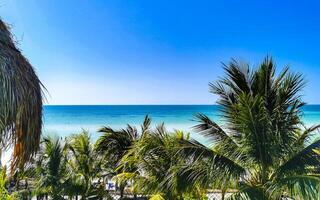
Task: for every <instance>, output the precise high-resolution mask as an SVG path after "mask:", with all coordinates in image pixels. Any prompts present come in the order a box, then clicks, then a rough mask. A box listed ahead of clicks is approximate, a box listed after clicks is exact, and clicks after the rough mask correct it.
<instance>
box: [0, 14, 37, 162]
mask: <svg viewBox="0 0 320 200" xmlns="http://www.w3.org/2000/svg"><path fill="white" fill-rule="evenodd" d="M0 91H1V95H0V132H1V135H0V141H1V146H0V150H3V149H5V148H6V147H7V146H8V145H9V144H13V145H14V153H13V161H14V162H13V166H14V167H17V166H18V165H20V164H23V163H24V162H26V161H28V160H29V159H30V157H31V156H32V155H33V154H35V153H36V151H37V150H38V147H39V143H40V134H41V126H42V97H43V94H42V84H41V82H40V80H39V79H38V77H37V75H36V73H35V71H34V69H33V68H32V66H31V65H30V63H29V62H28V60H27V59H26V58H25V57H24V56H23V55H22V54H21V52H20V50H19V49H18V48H17V47H16V46H15V42H14V41H13V39H12V35H11V33H10V31H9V28H8V26H7V25H6V24H5V23H4V22H3V21H2V20H1V19H0ZM9 141H10V142H9Z"/></svg>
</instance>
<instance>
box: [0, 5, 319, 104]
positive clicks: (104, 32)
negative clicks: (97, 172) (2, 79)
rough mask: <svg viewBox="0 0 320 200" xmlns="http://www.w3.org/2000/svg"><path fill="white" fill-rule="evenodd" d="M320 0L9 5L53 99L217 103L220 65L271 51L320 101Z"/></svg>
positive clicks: (7, 14)
mask: <svg viewBox="0 0 320 200" xmlns="http://www.w3.org/2000/svg"><path fill="white" fill-rule="evenodd" d="M75 5H76V6H75ZM319 5H320V3H319V2H317V1H311V2H308V3H302V2H294V3H292V2H291V1H281V2H278V1H274V0H273V1H268V2H255V1H249V2H242V1H234V2H233V4H232V6H228V7H226V6H225V4H224V3H223V2H219V1H214V2H212V1H205V0H203V1H200V2H197V4H194V3H191V2H185V1H180V0H177V1H174V2H170V3H167V2H162V1H159V2H149V1H146V0H144V1H141V2H126V3H125V2H123V1H117V2H93V1H90V2H86V1H73V0H71V1H67V2H65V1H62V0H60V1H55V2H54V3H53V2H50V1H40V2H39V1H17V0H4V1H3V3H2V4H1V6H0V12H1V13H2V16H1V17H2V19H3V20H4V21H5V22H7V23H9V24H10V25H11V28H12V32H13V34H14V36H15V38H16V40H17V42H18V43H19V48H20V49H22V50H23V54H24V55H25V56H26V57H27V58H28V59H29V61H30V62H31V64H32V65H33V66H34V68H35V70H36V72H37V74H38V75H39V78H40V80H41V81H42V82H43V84H44V85H45V87H46V88H47V89H48V94H47V99H48V102H47V104H49V105H110V104H114V105H169V104H174V105H198V104H200V105H201V104H205V105H212V104H214V103H215V101H216V99H217V97H216V96H214V95H212V94H210V93H209V91H208V83H209V82H212V81H216V80H217V79H218V77H220V76H222V75H223V70H222V67H221V62H225V63H227V62H228V61H229V60H230V58H236V59H239V60H241V61H247V62H248V63H250V64H251V66H254V67H256V66H257V65H258V64H259V63H260V62H261V61H262V59H263V58H264V57H265V56H267V55H270V56H272V57H273V59H274V60H275V61H276V64H277V69H278V70H281V69H282V68H283V67H284V66H286V65H290V66H291V71H292V72H301V73H302V74H303V75H304V77H305V79H306V80H307V81H308V83H307V86H306V88H305V90H304V91H303V93H302V95H303V100H304V101H306V102H307V103H308V104H320V101H319V99H320V94H319V92H317V91H318V85H320V79H319V78H318V74H320V67H319V66H320V61H319V60H318V59H317V58H318V55H319V54H318V53H317V51H315V49H314V48H315V47H316V46H319V45H320V38H319V37H318V35H319V34H320V27H319V23H320V13H319V12H318V11H317V9H316V8H318V7H319ZM266 10H267V11H269V10H272V12H267V14H265V12H263V11H266ZM230 13H232V15H230ZM235 16H237V17H235ZM253 16H254V17H253Z"/></svg>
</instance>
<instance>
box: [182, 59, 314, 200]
mask: <svg viewBox="0 0 320 200" xmlns="http://www.w3.org/2000/svg"><path fill="white" fill-rule="evenodd" d="M224 69H225V72H226V75H225V77H224V78H221V79H220V80H218V81H217V82H216V83H214V84H210V89H211V92H212V93H214V94H216V95H218V97H219V100H218V104H219V105H220V106H221V113H222V118H223V120H224V123H223V125H221V126H220V125H218V124H217V123H216V122H214V121H212V120H210V119H209V118H208V117H207V116H205V115H202V114H199V115H198V116H197V119H198V121H199V125H197V126H196V127H195V128H196V130H197V131H198V132H199V133H200V134H203V135H204V136H206V137H207V138H209V140H210V141H211V142H212V144H211V145H212V146H211V147H207V146H205V145H203V144H201V143H199V142H197V141H186V140H184V141H182V143H181V149H180V153H181V154H182V155H183V156H185V157H186V158H188V159H189V163H188V165H187V166H185V167H182V168H181V171H180V174H179V176H180V177H181V179H182V180H185V181H188V183H189V184H195V183H197V184H200V185H202V186H203V187H206V188H211V187H216V188H219V189H222V190H223V191H225V190H226V188H232V187H234V188H235V189H237V192H236V193H235V194H233V195H232V197H231V198H233V199H280V198H281V197H289V198H293V199H318V196H319V192H320V191H319V187H320V177H319V175H317V174H316V172H317V169H318V168H319V164H320V159H319V148H320V140H313V139H312V138H313V137H312V133H313V132H314V131H315V130H317V129H318V128H319V125H317V126H312V127H310V128H305V126H304V124H303V122H302V120H301V117H302V114H303V110H302V107H303V105H304V103H303V102H302V100H301V95H300V91H301V90H302V88H303V87H304V85H305V83H304V80H303V77H302V75H301V74H295V73H290V72H289V69H288V68H285V69H284V70H283V71H282V72H281V73H279V74H278V75H276V68H275V64H274V62H273V60H272V59H271V58H268V57H267V58H266V59H265V60H264V61H263V62H262V63H261V65H260V66H259V67H258V68H257V69H255V70H252V69H250V67H249V66H248V65H247V64H244V63H240V62H237V61H236V60H232V61H231V62H230V63H229V65H224Z"/></svg>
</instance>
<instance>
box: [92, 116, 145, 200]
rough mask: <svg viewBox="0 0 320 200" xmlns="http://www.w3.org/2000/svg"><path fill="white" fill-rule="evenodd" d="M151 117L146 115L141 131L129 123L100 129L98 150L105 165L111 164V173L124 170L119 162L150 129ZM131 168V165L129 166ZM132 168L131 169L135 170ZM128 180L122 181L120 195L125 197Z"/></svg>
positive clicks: (97, 143)
mask: <svg viewBox="0 0 320 200" xmlns="http://www.w3.org/2000/svg"><path fill="white" fill-rule="evenodd" d="M150 123H151V119H150V118H149V117H148V116H146V117H145V119H144V121H143V124H142V125H141V132H140V134H139V133H138V130H137V128H136V127H133V126H131V125H129V124H128V125H127V128H126V129H121V130H114V129H112V128H110V127H103V128H101V129H100V130H99V132H100V133H103V135H101V137H100V138H99V139H98V141H97V142H96V150H97V152H98V153H99V154H100V155H103V156H104V161H105V163H104V165H106V166H107V167H108V166H111V171H112V172H113V173H112V174H111V175H115V174H118V173H121V172H122V171H123V170H122V169H121V167H120V168H118V167H119V162H120V160H121V159H122V158H123V156H124V155H125V154H126V153H127V152H128V151H129V150H130V148H131V147H132V146H133V144H134V143H135V142H136V141H138V140H139V139H140V137H143V135H144V134H146V133H147V132H148V131H149V129H150ZM127 170H129V167H127ZM133 170H134V169H131V170H130V171H133ZM126 184H127V183H126V182H121V183H120V196H121V198H123V191H124V188H125V186H126Z"/></svg>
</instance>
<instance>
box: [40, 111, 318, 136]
mask: <svg viewBox="0 0 320 200" xmlns="http://www.w3.org/2000/svg"><path fill="white" fill-rule="evenodd" d="M196 113H204V114H206V115H208V116H209V117H210V118H211V119H213V120H216V121H218V122H219V123H221V124H222V122H221V118H220V117H219V106H216V105H93V106H78V105H77V106H69V105H68V106H60V105H59V106H45V107H44V134H45V135H46V134H49V135H57V136H61V137H64V136H68V135H71V134H73V133H78V132H80V131H81V130H82V129H85V130H88V131H89V132H90V133H91V137H92V139H94V140H95V139H96V138H97V137H98V136H99V134H98V133H97V132H96V131H97V130H98V129H99V128H101V127H102V126H110V127H113V128H115V129H118V128H123V127H125V126H126V124H131V125H135V126H137V128H139V126H140V124H141V123H142V122H143V119H144V117H145V115H147V114H148V115H149V116H150V117H151V118H152V121H153V126H155V125H156V124H159V123H162V122H164V123H165V125H166V127H167V129H168V130H173V129H179V130H184V131H186V132H190V133H191V136H192V137H194V138H196V139H200V140H201V139H202V138H201V137H199V136H198V135H196V134H192V126H194V125H196V124H197V123H196V122H195V121H194V120H193V119H194V114H196ZM303 120H304V122H305V123H306V125H312V124H316V123H320V105H307V106H305V107H304V116H303Z"/></svg>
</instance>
